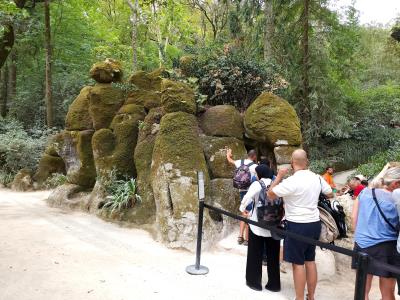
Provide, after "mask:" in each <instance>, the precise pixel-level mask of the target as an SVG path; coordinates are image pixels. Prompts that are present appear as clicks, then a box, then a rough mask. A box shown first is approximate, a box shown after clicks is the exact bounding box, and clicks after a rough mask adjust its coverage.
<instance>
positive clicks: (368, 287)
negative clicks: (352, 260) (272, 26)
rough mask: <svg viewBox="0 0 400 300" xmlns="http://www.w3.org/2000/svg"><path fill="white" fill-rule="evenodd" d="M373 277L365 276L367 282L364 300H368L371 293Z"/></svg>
mask: <svg viewBox="0 0 400 300" xmlns="http://www.w3.org/2000/svg"><path fill="white" fill-rule="evenodd" d="M373 278H374V276H373V275H370V274H368V275H367V282H366V284H365V300H369V292H370V291H371V286H372V279H373Z"/></svg>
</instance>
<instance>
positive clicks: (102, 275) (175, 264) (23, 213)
mask: <svg viewBox="0 0 400 300" xmlns="http://www.w3.org/2000/svg"><path fill="white" fill-rule="evenodd" d="M47 195H48V192H34V193H16V192H11V191H9V190H0V299H2V300H3V299H4V300H17V299H18V300H21V299H29V300H36V299H38V300H39V299H40V300H43V299H51V300H57V299H68V300H71V299H96V300H97V299H113V300H114V299H135V300H136V299H146V300H148V299H230V300H232V299H254V300H256V299H275V300H280V299H288V300H292V299H293V298H294V292H293V289H292V282H291V274H290V273H288V274H283V275H282V286H283V289H282V292H281V293H270V292H267V291H265V290H264V291H263V292H254V291H252V290H250V289H248V288H247V287H246V286H245V284H244V270H245V264H246V257H245V251H246V250H245V249H244V250H243V249H241V250H240V251H237V247H233V249H232V250H230V251H228V250H226V249H223V248H221V247H216V249H215V250H213V251H207V252H205V253H203V256H202V262H203V263H204V264H205V265H207V266H208V267H209V268H210V273H209V274H208V275H206V276H191V275H188V274H187V273H186V272H185V267H186V266H187V265H189V264H192V263H193V262H194V255H193V254H192V253H189V252H186V251H180V250H171V249H167V248H166V247H164V246H163V245H162V244H160V243H158V242H156V241H154V240H153V239H152V237H151V236H150V234H148V233H147V232H146V231H143V230H139V229H131V228H122V227H120V226H118V225H116V224H111V223H107V222H104V221H102V220H100V219H98V218H97V217H95V216H92V215H88V214H84V213H78V212H67V213H66V212H63V211H61V210H59V209H54V208H49V207H47V206H46V204H45V202H44V201H43V199H45V198H46V197H47ZM225 243H226V241H225ZM232 243H235V241H234V239H232ZM241 247H244V246H241ZM264 271H266V270H264ZM265 278H266V274H265V276H264V283H265ZM353 290H354V273H353V272H351V271H348V272H341V273H339V274H338V275H336V276H334V277H333V278H332V279H331V280H325V281H322V282H320V283H319V286H318V293H317V299H319V300H333V299H341V300H346V299H353ZM376 292H377V289H376V287H374V294H373V295H372V297H371V300H374V299H379V296H378V294H377V293H376Z"/></svg>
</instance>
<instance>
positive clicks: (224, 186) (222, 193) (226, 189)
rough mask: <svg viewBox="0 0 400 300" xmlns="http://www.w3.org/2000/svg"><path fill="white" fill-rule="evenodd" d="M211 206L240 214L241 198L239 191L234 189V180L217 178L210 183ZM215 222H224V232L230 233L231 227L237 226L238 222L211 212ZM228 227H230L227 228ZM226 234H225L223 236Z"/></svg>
mask: <svg viewBox="0 0 400 300" xmlns="http://www.w3.org/2000/svg"><path fill="white" fill-rule="evenodd" d="M210 187H211V204H212V205H213V206H215V207H218V208H221V209H223V210H226V211H229V212H231V213H233V214H238V213H239V206H240V196H239V193H238V190H237V189H235V188H234V187H233V181H232V179H225V178H216V179H212V180H211V181H210ZM210 216H211V218H212V219H213V220H214V221H219V222H221V221H222V222H223V224H222V225H223V230H224V231H229V229H230V228H229V225H232V224H235V223H236V220H234V219H232V218H229V217H226V216H222V215H220V214H218V213H215V212H210ZM227 225H228V226H227ZM225 233H226V232H223V235H224V234H225Z"/></svg>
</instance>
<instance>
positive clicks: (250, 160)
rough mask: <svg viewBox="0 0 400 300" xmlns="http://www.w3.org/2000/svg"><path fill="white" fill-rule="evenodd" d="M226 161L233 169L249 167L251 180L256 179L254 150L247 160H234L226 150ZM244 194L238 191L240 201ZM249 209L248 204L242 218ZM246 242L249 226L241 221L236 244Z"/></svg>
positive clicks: (255, 155) (228, 150) (243, 191)
mask: <svg viewBox="0 0 400 300" xmlns="http://www.w3.org/2000/svg"><path fill="white" fill-rule="evenodd" d="M226 159H227V160H228V162H229V163H230V164H232V165H234V166H235V168H239V167H240V166H241V165H242V164H245V165H247V166H249V171H250V174H251V176H252V177H253V178H256V177H257V173H256V167H257V164H256V162H257V152H256V151H255V150H250V151H249V152H248V153H247V159H238V160H234V159H233V154H232V149H227V151H226ZM246 193H247V190H239V194H240V201H242V200H243V197H244V195H246ZM251 209H252V204H249V206H248V207H246V211H245V212H243V213H242V216H244V217H247V212H249V211H251ZM245 231H246V236H245V237H244V232H245ZM248 240H249V226H248V225H247V224H246V223H244V222H242V221H241V222H240V233H239V237H238V243H239V245H241V244H244V245H247V243H248Z"/></svg>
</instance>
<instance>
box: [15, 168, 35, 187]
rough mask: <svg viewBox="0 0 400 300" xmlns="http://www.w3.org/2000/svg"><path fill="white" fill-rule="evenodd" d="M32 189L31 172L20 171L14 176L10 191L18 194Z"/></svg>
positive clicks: (27, 170) (26, 170)
mask: <svg viewBox="0 0 400 300" xmlns="http://www.w3.org/2000/svg"><path fill="white" fill-rule="evenodd" d="M32 188H33V180H32V170H29V169H22V170H20V171H19V172H18V173H17V175H15V177H14V180H13V182H12V183H11V189H13V190H14V191H19V192H26V191H29V190H31V189H32Z"/></svg>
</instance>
